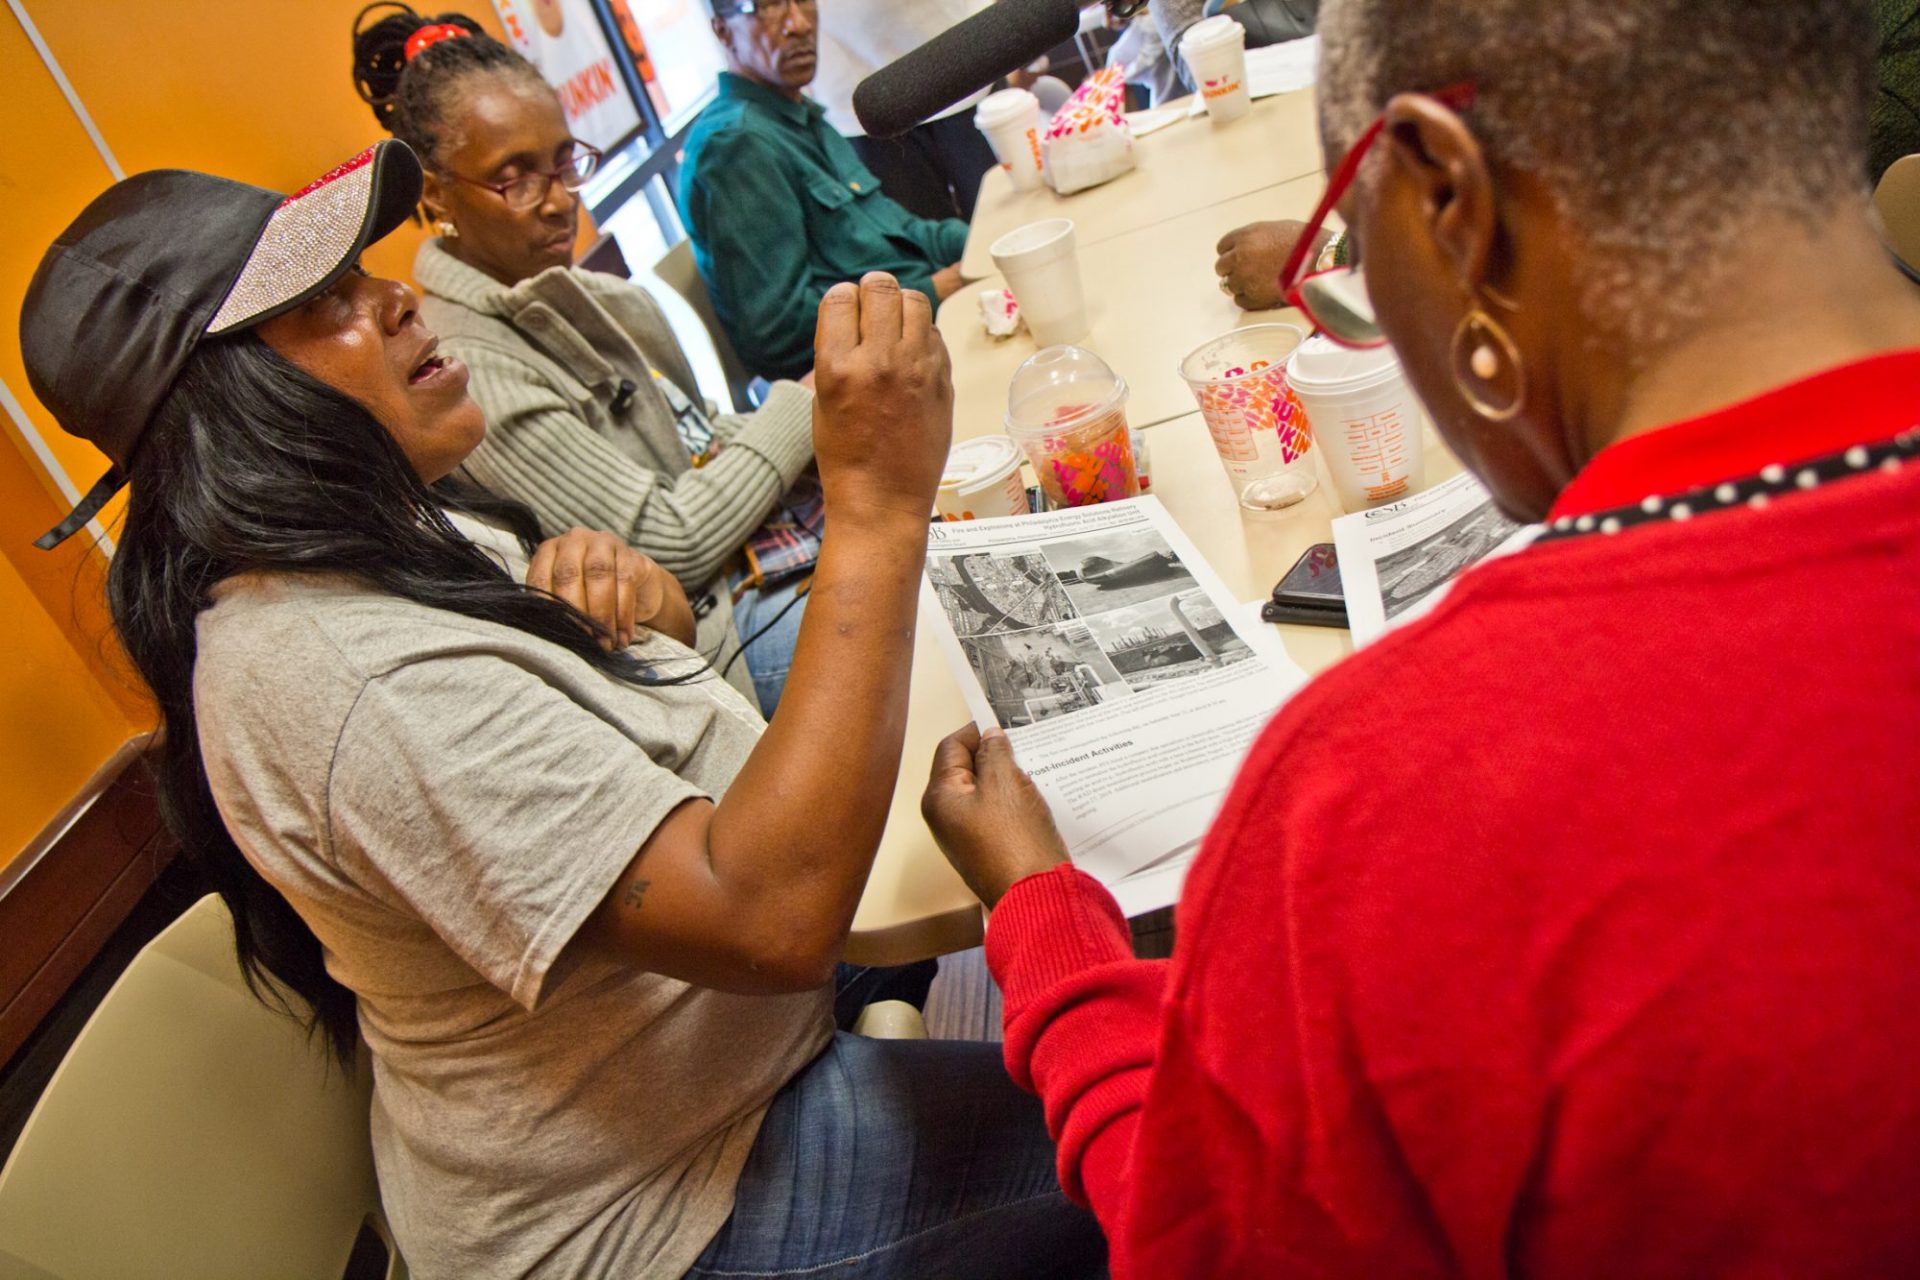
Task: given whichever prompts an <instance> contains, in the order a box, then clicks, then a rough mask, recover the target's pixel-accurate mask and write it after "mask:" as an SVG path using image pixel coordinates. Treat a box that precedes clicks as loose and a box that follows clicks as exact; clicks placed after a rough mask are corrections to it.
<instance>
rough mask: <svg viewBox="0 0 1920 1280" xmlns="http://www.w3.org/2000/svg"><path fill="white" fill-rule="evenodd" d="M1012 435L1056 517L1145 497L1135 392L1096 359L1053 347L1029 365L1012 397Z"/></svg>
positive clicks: (1012, 388) (1076, 350) (1074, 349)
mask: <svg viewBox="0 0 1920 1280" xmlns="http://www.w3.org/2000/svg"><path fill="white" fill-rule="evenodd" d="M1007 434H1008V435H1009V436H1011V437H1013V439H1014V441H1015V442H1016V443H1017V444H1018V445H1019V446H1020V447H1021V449H1023V450H1024V451H1025V452H1026V455H1027V460H1028V461H1029V462H1031V463H1033V469H1034V472H1035V473H1036V474H1037V475H1038V476H1039V477H1040V489H1041V492H1043V493H1045V494H1046V495H1047V506H1048V508H1049V509H1051V510H1058V509H1060V508H1062V507H1085V506H1091V505H1093V504H1094V503H1096V502H1111V501H1115V500H1118V499H1120V498H1136V497H1139V496H1140V477H1139V473H1138V472H1137V471H1136V470H1135V468H1134V461H1133V440H1132V437H1131V435H1130V434H1129V433H1128V431H1127V384H1126V382H1125V381H1124V380H1123V379H1122V378H1121V377H1120V376H1119V375H1118V374H1116V373H1115V372H1114V371H1113V370H1112V369H1111V368H1109V367H1108V366H1107V362H1106V361H1104V360H1102V359H1101V358H1100V357H1099V356H1096V355H1094V354H1093V353H1092V352H1091V351H1083V350H1081V349H1080V348H1079V347H1048V348H1047V349H1046V350H1045V351H1042V352H1040V353H1039V354H1038V355H1035V356H1034V357H1033V358H1032V359H1030V360H1028V361H1027V362H1026V363H1025V364H1023V365H1021V366H1020V368H1019V371H1018V372H1016V373H1015V374H1014V375H1013V383H1012V385H1011V386H1010V387H1009V388H1008V389H1007Z"/></svg>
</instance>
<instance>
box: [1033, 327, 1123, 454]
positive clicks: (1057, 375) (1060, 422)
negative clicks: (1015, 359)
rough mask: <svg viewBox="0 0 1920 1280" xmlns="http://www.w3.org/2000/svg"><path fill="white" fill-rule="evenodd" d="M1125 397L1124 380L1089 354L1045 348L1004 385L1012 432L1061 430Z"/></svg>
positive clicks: (1081, 350)
mask: <svg viewBox="0 0 1920 1280" xmlns="http://www.w3.org/2000/svg"><path fill="white" fill-rule="evenodd" d="M1126 398H1127V383H1126V380H1125V379H1124V378H1122V377H1121V376H1120V375H1119V374H1117V373H1115V372H1114V371H1113V368H1112V366H1110V365H1108V364H1107V362H1106V361H1105V360H1102V359H1101V358H1100V357H1099V356H1097V355H1095V354H1093V352H1091V351H1088V350H1086V349H1085V348H1084V347H1068V346H1062V347H1048V348H1046V349H1045V350H1043V351H1040V352H1037V353H1036V354H1034V355H1033V356H1032V357H1030V358H1029V359H1028V360H1027V362H1026V363H1025V364H1023V365H1021V366H1020V368H1019V369H1018V370H1016V371H1015V373H1014V375H1013V381H1012V383H1010V384H1009V385H1008V387H1007V430H1008V431H1009V432H1010V433H1011V434H1013V435H1015V436H1021V435H1029V436H1030V435H1034V434H1036V433H1041V432H1049V431H1061V430H1065V429H1067V428H1069V427H1072V426H1074V425H1076V424H1078V423H1081V422H1084V421H1086V420H1088V419H1089V418H1092V417H1095V416H1097V415H1099V414H1103V413H1109V412H1111V411H1112V410H1113V409H1114V408H1116V407H1117V406H1119V405H1120V404H1123V403H1125V401H1126Z"/></svg>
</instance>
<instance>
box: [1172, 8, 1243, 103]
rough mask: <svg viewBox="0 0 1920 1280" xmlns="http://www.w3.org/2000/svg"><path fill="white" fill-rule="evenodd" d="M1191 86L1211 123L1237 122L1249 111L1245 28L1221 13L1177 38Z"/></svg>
mask: <svg viewBox="0 0 1920 1280" xmlns="http://www.w3.org/2000/svg"><path fill="white" fill-rule="evenodd" d="M1180 56H1181V57H1183V58H1185V59H1186V60H1187V71H1188V72H1189V73H1190V74H1191V75H1192V76H1193V87H1194V89H1195V90H1196V91H1197V92H1198V93H1199V94H1200V98H1201V100H1202V101H1203V102H1205V103H1206V104H1207V118H1208V119H1210V120H1211V121H1212V122H1213V123H1214V124H1226V123H1228V122H1229V121H1233V120H1238V119H1239V118H1240V117H1241V116H1244V115H1245V114H1247V112H1249V111H1251V110H1252V109H1253V97H1252V95H1251V94H1249V93H1248V92H1247V29H1246V28H1245V27H1243V26H1241V25H1240V24H1239V23H1237V22H1235V21H1234V20H1233V19H1232V18H1229V17H1228V16H1227V15H1226V14H1224V13H1218V14H1215V15H1214V16H1213V17H1211V18H1208V19H1206V20H1204V21H1202V22H1196V23H1194V24H1193V25H1192V26H1191V27H1188V28H1187V34H1186V35H1184V36H1182V37H1181V39H1180Z"/></svg>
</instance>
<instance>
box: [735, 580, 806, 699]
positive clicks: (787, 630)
mask: <svg viewBox="0 0 1920 1280" xmlns="http://www.w3.org/2000/svg"><path fill="white" fill-rule="evenodd" d="M806 580H807V579H806V578H805V577H804V576H802V577H799V578H796V579H794V580H793V581H791V582H786V583H782V584H781V585H779V586H775V587H768V588H766V589H764V590H761V589H757V588H751V587H750V588H748V589H747V590H746V591H744V592H742V593H741V595H740V599H739V600H738V601H736V602H735V603H734V606H733V626H734V630H736V631H738V632H739V633H740V639H741V641H742V642H743V643H744V644H746V646H747V649H746V653H745V655H744V656H743V657H741V658H740V661H741V662H744V663H746V664H747V671H748V673H749V674H750V675H752V676H753V691H754V694H755V696H757V697H758V698H759V699H760V714H761V715H763V716H765V717H766V718H767V719H769V720H771V719H773V712H774V709H775V708H776V707H778V706H779V705H780V694H781V691H782V690H784V689H785V688H786V687H787V672H789V671H791V670H792V669H793V645H794V642H795V641H796V640H798V639H799V638H800V618H801V616H802V615H803V614H805V613H806V611H807V601H806V597H804V596H797V595H795V594H794V593H795V592H796V591H797V590H799V587H800V584H801V583H802V582H804V581H806ZM734 585H735V586H736V587H737V586H738V585H739V579H738V577H736V578H735V580H734ZM789 605H791V606H792V608H788V606H789ZM782 609H786V613H785V614H784V615H783V614H782V613H781V612H780V611H781V610H782ZM762 627H765V628H767V633H766V634H765V635H761V636H759V638H758V639H756V638H755V636H756V635H757V634H758V633H759V631H760V629H761V628H762ZM731 660H732V655H731V654H729V655H727V657H726V658H724V659H722V661H731Z"/></svg>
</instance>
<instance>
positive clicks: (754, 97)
mask: <svg viewBox="0 0 1920 1280" xmlns="http://www.w3.org/2000/svg"><path fill="white" fill-rule="evenodd" d="M720 96H721V97H722V98H732V99H734V100H735V101H739V102H747V103H752V104H753V105H755V106H760V107H766V108H767V109H768V110H770V111H777V112H779V113H780V114H781V115H782V116H784V117H786V118H787V119H788V120H791V121H792V122H793V123H795V124H799V125H804V124H807V123H809V122H810V121H811V120H812V118H813V117H814V116H817V115H824V114H825V113H826V108H825V107H822V106H821V105H820V104H819V103H817V102H815V101H814V100H813V99H811V98H806V97H803V98H801V99H800V100H799V101H797V102H796V101H795V100H794V99H792V98H789V97H788V96H787V95H786V94H784V93H781V92H779V91H778V90H776V89H772V88H769V87H768V86H766V85H764V84H761V83H760V82H759V81H758V80H750V79H748V78H747V77H746V76H743V75H740V74H738V73H737V72H733V71H722V72H721V73H720Z"/></svg>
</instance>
